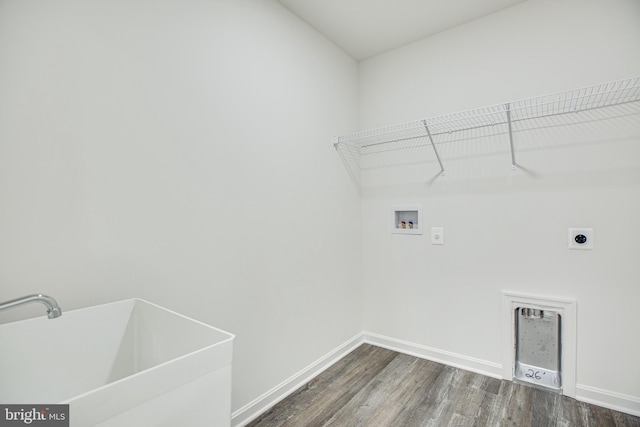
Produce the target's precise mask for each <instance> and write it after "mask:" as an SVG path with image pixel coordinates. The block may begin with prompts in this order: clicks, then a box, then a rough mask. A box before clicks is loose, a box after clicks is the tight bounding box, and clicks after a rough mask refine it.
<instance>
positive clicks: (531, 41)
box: [359, 0, 640, 413]
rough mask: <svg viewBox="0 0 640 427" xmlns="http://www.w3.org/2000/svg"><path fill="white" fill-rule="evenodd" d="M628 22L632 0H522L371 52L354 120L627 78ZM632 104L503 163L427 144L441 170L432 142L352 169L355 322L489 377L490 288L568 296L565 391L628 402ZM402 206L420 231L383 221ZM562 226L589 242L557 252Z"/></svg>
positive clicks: (636, 161) (375, 121)
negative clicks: (357, 183) (356, 207)
mask: <svg viewBox="0 0 640 427" xmlns="http://www.w3.org/2000/svg"><path fill="white" fill-rule="evenodd" d="M638 22H640V3H638V2H637V1H633V0H615V1H608V0H559V1H549V0H528V1H525V2H523V3H521V4H518V5H516V6H513V7H511V8H508V9H505V10H503V11H500V12H498V13H495V14H492V15H489V16H487V17H484V18H481V19H478V20H475V21H471V22H468V23H466V24H464V25H461V26H459V27H456V28H453V29H450V30H448V31H445V32H442V33H439V34H436V35H433V36H431V37H429V38H426V39H423V40H421V41H418V42H415V43H412V44H410V45H407V46H405V47H402V48H400V49H396V50H393V51H390V52H387V53H385V54H382V55H379V56H376V57H373V58H371V59H368V60H366V61H363V62H362V63H361V64H360V92H359V98H360V123H361V128H362V129H367V128H378V127H383V126H387V125H392V124H395V123H403V122H408V121H412V120H418V119H422V118H426V117H431V116H438V115H443V114H448V113H455V112H458V111H464V110H469V109H473V108H480V107H485V106H488V105H494V104H501V103H505V102H509V101H512V100H518V99H523V98H530V97H535V96H539V95H545V94H550V93H555V92H559V91H565V90H570V89H575V88H579V87H583V86H590V85H595V84H599V83H602V82H607V81H612V80H618V79H625V78H628V77H634V76H638V75H640V55H638V52H639V51H640V50H639V49H640V26H638ZM637 113H638V109H637V108H636V109H635V114H630V115H629V116H627V117H622V118H618V119H616V120H613V121H611V120H608V121H607V120H604V121H601V122H598V123H596V122H590V123H585V124H584V125H583V126H582V127H577V128H573V127H558V128H557V129H541V130H538V131H536V132H533V133H531V134H529V135H526V134H523V133H520V134H517V135H515V152H516V162H517V163H518V168H517V170H515V171H512V170H511V158H510V152H509V140H508V136H507V137H504V136H503V137H502V138H506V139H499V140H496V139H493V140H491V139H485V140H482V141H473V140H468V141H458V142H456V143H452V144H440V145H438V149H439V152H440V156H441V158H442V161H443V164H444V167H445V170H446V173H445V175H444V176H440V175H439V171H440V168H439V166H438V163H437V162H436V159H435V156H433V154H431V152H429V155H430V156H431V158H430V159H428V160H427V161H424V162H421V163H415V162H412V161H410V160H407V161H405V163H404V164H398V162H396V163H395V164H394V165H393V166H390V167H384V166H380V165H377V166H376V167H370V168H368V169H367V168H363V170H362V171H361V179H362V194H363V201H362V218H363V231H362V232H363V239H362V248H363V249H362V250H363V260H364V261H363V272H364V273H363V277H364V287H365V291H364V292H365V300H364V301H365V303H364V307H365V330H366V331H368V332H369V333H371V334H372V335H373V336H377V337H378V338H380V337H382V338H384V339H391V340H392V341H388V342H395V343H396V344H398V343H410V344H409V346H410V347H411V346H413V348H415V349H428V351H429V352H431V354H434V355H436V356H441V357H442V358H443V359H445V360H447V359H451V358H453V359H455V360H458V361H462V362H461V364H462V365H465V364H466V365H467V367H468V366H474V367H476V368H477V367H478V366H480V367H483V368H482V369H484V370H486V371H488V372H489V373H493V374H497V375H500V372H501V366H502V365H503V363H505V361H504V360H503V351H502V349H503V342H502V331H503V326H504V325H503V324H502V318H503V316H502V314H501V293H502V291H505V290H508V291H513V292H520V293H526V294H531V295H539V296H549V297H558V298H569V299H575V300H576V302H577V389H576V395H577V397H578V398H582V399H584V400H592V401H596V402H599V403H604V404H606V405H608V406H612V407H620V408H623V409H624V410H627V411H635V412H636V413H640V381H639V379H640V367H639V366H638V364H637V363H636V362H635V359H636V355H637V354H638V352H639V351H640V343H639V342H638V340H636V339H635V338H634V337H635V336H636V335H637V325H638V321H637V318H636V315H635V312H636V310H635V305H636V301H637V300H638V298H640V287H638V281H637V274H636V270H637V268H636V265H637V262H638V254H639V253H638V246H637V242H636V239H635V237H633V236H637V235H638V234H639V233H640V222H638V220H637V218H639V217H640V136H639V133H640V132H639V131H638V129H639V128H640V126H638V121H639V118H638V114H637ZM519 138H520V139H519ZM427 148H428V149H429V150H431V146H430V145H428V146H427ZM396 160H397V159H396ZM403 204H420V205H422V209H423V226H424V227H423V231H424V234H422V235H401V234H393V233H391V232H390V224H391V209H392V207H393V206H395V205H403ZM431 227H443V229H444V245H432V244H431V236H430V228H431ZM570 227H588V228H593V230H594V234H595V236H594V237H595V239H594V243H595V246H594V249H593V250H592V251H574V250H569V249H568V248H567V245H568V243H567V233H568V232H567V230H568V228H570ZM382 338H380V339H382ZM482 369H481V370H482Z"/></svg>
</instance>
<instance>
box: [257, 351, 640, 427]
mask: <svg viewBox="0 0 640 427" xmlns="http://www.w3.org/2000/svg"><path fill="white" fill-rule="evenodd" d="M248 426H249V427H316V426H317V427H359V426H361V427H450V426H460V427H467V426H468V427H494V426H496V427H507V426H514V427H590V426H594V427H640V418H638V417H634V416H632V415H629V414H624V413H621V412H616V411H612V410H609V409H606V408H601V407H598V406H594V405H589V404H587V403H584V402H578V401H576V400H575V399H571V398H568V397H566V396H562V395H560V394H558V393H555V392H552V391H548V390H544V389H539V388H534V387H530V386H527V385H523V384H518V383H514V382H511V381H501V380H498V379H495V378H489V377H486V376H482V375H479V374H475V373H472V372H468V371H464V370H461V369H456V368H453V367H451V366H445V365H442V364H439V363H436V362H432V361H429V360H425V359H419V358H416V357H412V356H408V355H406V354H401V353H397V352H394V351H391V350H387V349H383V348H380V347H376V346H373V345H369V344H363V345H362V346H360V347H358V348H357V349H355V350H354V351H353V352H351V353H350V354H348V355H347V356H345V357H344V358H343V359H341V360H340V361H338V362H337V363H335V364H334V365H333V366H331V367H330V368H328V369H327V370H326V371H324V372H323V373H322V374H320V375H319V376H318V377H316V378H314V379H313V380H311V381H309V383H307V384H306V385H305V386H303V387H301V388H300V389H298V390H296V391H295V392H294V393H292V394H291V395H290V396H289V397H287V398H286V399H284V400H283V401H281V402H280V403H278V404H277V405H275V406H274V407H273V408H271V409H269V410H268V411H266V412H265V413H264V414H262V415H260V416H259V417H258V418H257V419H256V420H254V421H253V422H251V423H250V424H248Z"/></svg>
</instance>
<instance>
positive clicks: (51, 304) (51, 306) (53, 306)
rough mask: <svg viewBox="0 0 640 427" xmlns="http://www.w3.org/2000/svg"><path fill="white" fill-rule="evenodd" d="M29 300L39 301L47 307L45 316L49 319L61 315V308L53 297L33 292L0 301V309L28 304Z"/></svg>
mask: <svg viewBox="0 0 640 427" xmlns="http://www.w3.org/2000/svg"><path fill="white" fill-rule="evenodd" d="M31 302H39V303H41V304H44V305H45V307H47V317H48V318H49V319H55V318H56V317H60V316H62V309H61V308H60V306H59V305H58V303H57V302H56V300H55V299H53V298H52V297H50V296H48V295H43V294H33V295H27V296H24V297H21V298H16V299H12V300H10V301H5V302H0V310H6V309H8V308H13V307H17V306H19V305H24V304H28V303H31Z"/></svg>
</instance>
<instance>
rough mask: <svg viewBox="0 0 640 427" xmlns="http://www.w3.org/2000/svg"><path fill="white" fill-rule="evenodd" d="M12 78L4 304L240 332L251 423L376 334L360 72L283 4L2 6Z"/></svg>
mask: <svg viewBox="0 0 640 427" xmlns="http://www.w3.org/2000/svg"><path fill="white" fill-rule="evenodd" d="M0 62H1V64H2V65H1V66H0V201H1V206H2V207H1V208H0V300H6V299H10V298H14V297H18V296H21V295H24V294H29V293H33V292H42V293H47V294H50V295H52V296H54V297H55V298H56V299H57V300H58V301H59V303H60V304H61V306H62V307H63V309H64V310H72V309H75V308H79V307H83V306H89V305H93V304H100V303H105V302H108V301H114V300H119V299H124V298H130V297H141V298H145V299H148V300H151V301H153V302H156V303H158V304H160V305H164V306H166V307H168V308H171V309H174V310H177V311H179V312H182V313H185V314H186V315H190V316H192V317H194V318H197V319H199V320H202V321H205V322H207V323H210V324H212V325H215V326H217V327H220V328H223V329H225V330H228V331H230V332H232V333H234V334H236V335H237V339H236V344H235V355H234V367H233V377H234V387H233V390H234V391H233V407H234V410H235V409H237V408H240V407H242V406H243V405H245V404H247V403H248V402H250V401H251V400H253V399H255V398H256V397H258V396H259V395H261V394H262V393H264V392H266V391H267V390H269V389H270V388H271V387H274V386H275V385H276V384H278V383H280V382H281V381H283V380H284V379H286V378H288V377H289V376H291V375H293V374H294V373H296V372H297V371H299V370H300V369H302V368H303V367H306V366H308V365H309V364H310V363H312V362H313V361H316V360H317V359H318V358H320V357H321V356H323V355H325V354H326V353H327V352H329V351H331V350H333V349H335V348H336V347H337V346H338V345H340V344H342V343H344V342H345V341H347V340H348V339H349V338H351V337H353V336H354V335H355V334H357V333H359V332H360V331H361V330H362V316H361V313H362V311H361V301H362V295H361V287H360V284H361V268H360V265H361V258H360V233H359V227H358V224H359V222H360V221H359V219H360V202H359V198H358V195H357V193H356V192H355V190H354V189H353V186H352V185H351V181H350V179H349V177H348V175H347V173H346V172H345V170H344V168H343V166H342V163H341V161H340V159H339V156H337V155H336V153H335V151H334V150H333V148H332V147H331V140H332V135H334V134H335V133H339V132H345V131H349V130H351V129H354V128H355V127H356V125H357V97H356V93H357V64H356V62H355V61H354V60H353V59H351V58H349V57H348V56H346V55H345V54H344V53H343V52H342V51H341V50H339V49H338V48H336V47H335V46H333V45H332V44H330V43H329V42H327V41H326V40H325V39H324V38H322V37H321V36H319V35H318V34H317V33H316V32H314V31H313V30H311V29H310V28H309V27H308V26H306V25H305V24H303V23H302V22H301V21H299V20H298V19H297V18H295V17H294V16H293V15H291V14H290V13H289V12H287V11H286V10H285V9H283V8H282V7H281V6H280V5H279V4H278V3H276V2H274V1H251V0H240V1H238V0H233V1H231V0H226V1H209V0H194V1H188V2H185V1H181V0H160V1H158V0H154V1H151V0H135V1H124V0H116V1H113V0H95V1H89V2H87V1H83V0H56V1H48V0H26V1H25V0H0ZM35 315H42V313H41V308H40V307H32V308H23V309H20V310H16V311H13V312H5V313H2V318H1V319H0V321H1V322H6V321H8V320H14V319H19V318H23V317H27V316H35Z"/></svg>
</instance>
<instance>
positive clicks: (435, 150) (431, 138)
mask: <svg viewBox="0 0 640 427" xmlns="http://www.w3.org/2000/svg"><path fill="white" fill-rule="evenodd" d="M422 124H423V125H424V129H425V130H426V131H427V136H428V137H429V141H430V142H431V146H432V147H433V152H434V153H436V159H438V164H439V165H440V175H441V176H444V166H442V160H440V155H439V154H438V150H437V149H436V144H435V143H434V142H433V137H432V136H431V131H430V130H429V126H427V121H426V120H423V121H422Z"/></svg>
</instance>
